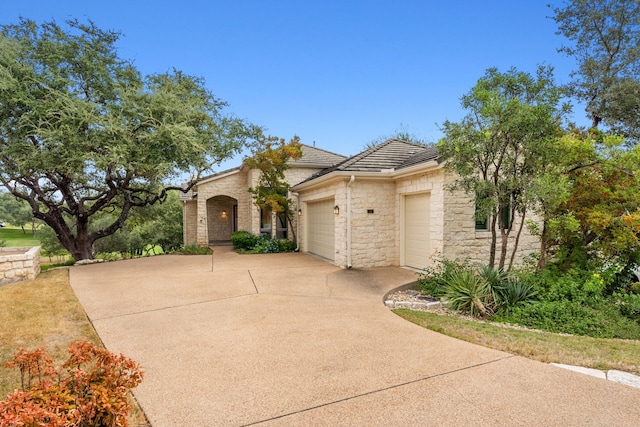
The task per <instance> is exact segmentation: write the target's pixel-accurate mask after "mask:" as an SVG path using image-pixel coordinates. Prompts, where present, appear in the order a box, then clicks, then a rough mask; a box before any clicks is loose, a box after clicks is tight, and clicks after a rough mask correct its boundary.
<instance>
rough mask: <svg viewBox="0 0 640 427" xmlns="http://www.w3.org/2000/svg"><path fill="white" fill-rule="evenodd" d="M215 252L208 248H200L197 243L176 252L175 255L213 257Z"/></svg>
mask: <svg viewBox="0 0 640 427" xmlns="http://www.w3.org/2000/svg"><path fill="white" fill-rule="evenodd" d="M212 252H213V251H212V250H211V248H208V247H206V246H199V245H196V244H195V243H194V244H193V245H187V246H183V247H182V248H180V249H177V250H175V251H174V252H173V253H175V254H180V255H211V253H212Z"/></svg>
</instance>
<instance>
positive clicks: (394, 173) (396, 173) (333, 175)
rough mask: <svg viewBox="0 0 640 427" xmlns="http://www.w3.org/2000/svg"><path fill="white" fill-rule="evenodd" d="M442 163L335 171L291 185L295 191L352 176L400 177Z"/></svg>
mask: <svg viewBox="0 0 640 427" xmlns="http://www.w3.org/2000/svg"><path fill="white" fill-rule="evenodd" d="M441 167H442V165H441V164H440V163H438V162H437V161H436V160H431V161H429V162H425V163H420V164H418V165H415V166H410V167H408V168H404V169H400V170H388V171H384V172H382V171H380V172H377V171H333V172H330V173H328V174H326V175H322V176H320V177H318V178H316V179H312V180H311V181H307V182H303V183H301V184H297V185H294V186H293V187H291V189H292V190H293V191H303V190H309V189H312V188H315V187H318V186H321V185H325V184H327V183H330V182H332V181H338V180H344V179H348V178H351V176H355V177H356V178H370V179H393V180H395V179H400V178H403V177H405V176H409V175H414V174H416V173H419V172H426V171H431V170H436V169H439V168H441Z"/></svg>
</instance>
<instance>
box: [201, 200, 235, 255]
mask: <svg viewBox="0 0 640 427" xmlns="http://www.w3.org/2000/svg"><path fill="white" fill-rule="evenodd" d="M207 227H208V230H209V244H213V243H217V242H227V241H230V240H231V233H233V232H234V231H236V230H237V229H238V201H237V200H236V199H234V198H233V197H229V196H215V197H212V198H210V199H208V200H207Z"/></svg>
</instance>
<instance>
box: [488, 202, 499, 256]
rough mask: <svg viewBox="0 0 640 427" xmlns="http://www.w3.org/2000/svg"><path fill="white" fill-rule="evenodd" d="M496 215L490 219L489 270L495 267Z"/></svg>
mask: <svg viewBox="0 0 640 427" xmlns="http://www.w3.org/2000/svg"><path fill="white" fill-rule="evenodd" d="M497 240H498V238H497V236H496V215H494V216H493V218H492V219H491V246H490V247H489V268H493V267H494V266H495V265H496V243H497Z"/></svg>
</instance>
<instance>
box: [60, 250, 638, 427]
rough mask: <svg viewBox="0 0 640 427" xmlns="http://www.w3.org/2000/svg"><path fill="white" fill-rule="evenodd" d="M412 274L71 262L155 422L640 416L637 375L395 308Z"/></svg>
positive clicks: (77, 286)
mask: <svg viewBox="0 0 640 427" xmlns="http://www.w3.org/2000/svg"><path fill="white" fill-rule="evenodd" d="M212 259H213V269H212ZM415 279H416V276H415V273H413V272H411V271H408V270H404V269H401V268H393V267H390V268H377V269H364V270H343V269H340V268H337V267H335V266H333V265H331V264H328V263H326V262H324V261H322V260H319V259H317V258H314V257H312V256H309V255H305V254H300V253H291V254H270V255H237V254H235V253H233V252H230V251H228V250H225V248H220V249H216V255H215V257H213V258H212V257H211V256H169V255H164V256H156V257H151V258H142V259H137V260H128V261H118V262H114V263H105V264H93V265H86V266H78V267H73V268H71V269H70V281H71V286H72V287H73V289H74V291H75V293H76V295H77V296H78V298H79V300H80V302H81V303H82V305H83V306H84V308H85V310H86V312H87V315H88V316H89V318H90V319H91V321H92V322H93V324H94V326H95V328H96V330H97V332H98V334H99V335H100V337H101V338H102V340H103V341H104V343H105V345H106V347H107V348H108V349H109V350H110V351H113V352H117V353H123V354H125V355H127V356H129V357H132V358H133V359H135V360H136V361H138V362H140V363H141V364H142V365H143V366H144V368H145V370H146V375H145V379H144V381H143V383H142V384H141V385H140V386H139V387H138V388H137V389H136V390H135V395H136V398H137V399H138V401H139V403H140V405H141V406H142V408H143V410H144V411H145V413H146V415H147V417H148V418H149V420H150V421H151V423H152V425H153V426H154V427H161V426H217V425H221V426H227V425H229V426H242V425H259V426H280V425H282V426H318V425H319V426H329V425H331V426H337V425H345V426H346V425H353V426H364V425H367V426H409V425H461V424H464V423H469V424H472V425H481V426H482V425H486V426H496V425H504V426H514V425H523V426H524V425H527V426H529V425H545V426H552V425H558V426H560V425H562V426H566V425H575V426H584V425H617V426H626V425H628V426H637V425H640V390H638V389H635V388H632V387H628V386H624V385H620V384H615V383H611V382H608V381H605V380H600V379H597V378H592V377H588V376H584V375H581V374H578V373H575V372H571V371H566V370H564V369H560V368H556V367H553V366H550V365H546V364H543V363H539V362H535V361H531V360H527V359H524V358H521V357H515V356H512V355H510V354H507V353H503V352H499V351H495V350H490V349H487V348H484V347H480V346H476V345H473V344H469V343H466V342H462V341H459V340H456V339H453V338H450V337H446V336H443V335H440V334H437V333H435V332H432V331H429V330H426V329H423V328H421V327H418V326H416V325H413V324H411V323H409V322H407V321H405V320H403V319H401V318H400V317H398V316H396V315H394V314H393V313H392V312H390V311H389V310H388V309H387V308H386V307H385V306H384V305H383V303H382V296H383V295H384V294H385V293H386V292H388V291H389V290H391V289H393V288H395V287H398V286H400V285H403V284H405V283H408V282H411V281H414V280H415Z"/></svg>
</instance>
